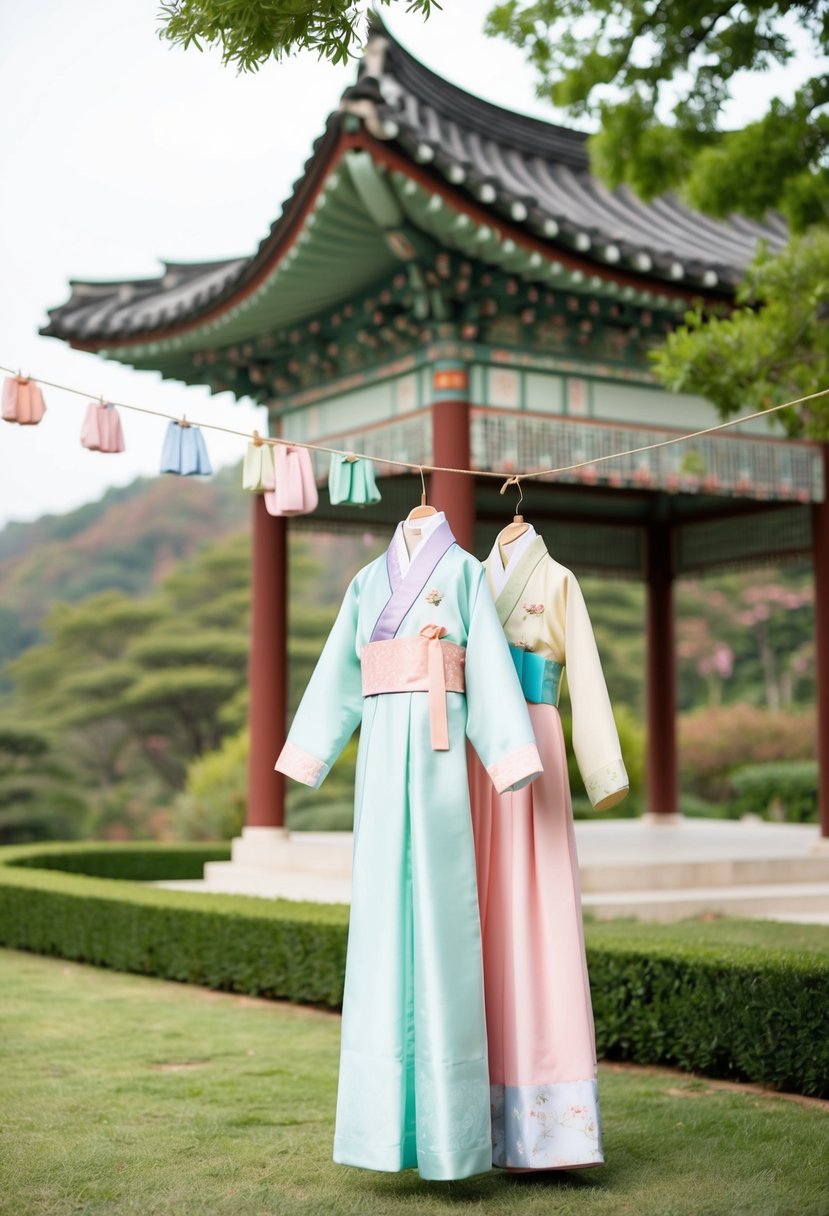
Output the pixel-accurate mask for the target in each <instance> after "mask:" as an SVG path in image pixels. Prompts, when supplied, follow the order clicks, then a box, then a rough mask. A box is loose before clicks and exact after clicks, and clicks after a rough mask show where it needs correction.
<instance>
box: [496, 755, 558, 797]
mask: <svg viewBox="0 0 829 1216" xmlns="http://www.w3.org/2000/svg"><path fill="white" fill-rule="evenodd" d="M486 771H487V772H488V773H489V776H490V780H491V781H492V784H493V785H494V786H495V788H496V790H497V791H498V793H499V794H507V793H509V792H510V791H512V790H520V789H521V788H522V786H525V785H529V783H530V782H531V781H535V779H536V777H540V776H541V774H542V772H543V771H544V769H543V766H542V764H541V758H540V756H539V754H538V748H537V747H536V746H535V744H534V743H528V744H527V746H526V747H520V748H519V749H518V751H517V752H510V754H509V755H508V756H504V758H503V760H497V761H496V762H495V764H488V765H487V766H486Z"/></svg>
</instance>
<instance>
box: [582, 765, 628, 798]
mask: <svg viewBox="0 0 829 1216" xmlns="http://www.w3.org/2000/svg"><path fill="white" fill-rule="evenodd" d="M629 785H630V782H629V781H628V775H627V771H626V770H625V764H624V761H623V760H622V757H621V756H618V757H617V758H616V759H615V760H611V762H610V764H603V765H602V767H601V768H597V769H595V770H594V771H593V772H592V773H591V774H590V776H589V777H585V778H584V788H585V789H586V790H587V796H588V798H589V799H590V803H591V806H592V807H593V808H594V810H595V809H599V810H606V809H608V808H609V807H611V806H615V805H616V803H617V802H621V801H622V799H623V798H624V796H625V794H626V793H627V792H628V787H629Z"/></svg>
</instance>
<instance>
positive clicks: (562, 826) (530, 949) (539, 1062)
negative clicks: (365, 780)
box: [470, 527, 628, 1170]
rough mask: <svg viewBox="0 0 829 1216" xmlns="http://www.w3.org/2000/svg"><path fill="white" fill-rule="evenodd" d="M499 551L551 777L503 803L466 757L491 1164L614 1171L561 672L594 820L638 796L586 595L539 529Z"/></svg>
mask: <svg viewBox="0 0 829 1216" xmlns="http://www.w3.org/2000/svg"><path fill="white" fill-rule="evenodd" d="M504 548H505V549H506V550H507V552H506V564H505V561H504V558H502V549H501V547H499V545H498V544H497V543H496V545H495V547H494V548H493V550H492V553H491V554H490V556H489V558H488V559H487V562H486V563H485V565H486V570H487V583H488V586H489V588H490V591H491V592H492V595H493V598H494V599H495V604H496V607H497V610H498V615H499V618H500V621H501V625H502V626H503V628H504V631H505V633H506V636H507V640H508V641H509V643H510V650H511V652H512V655H513V660H514V662H515V665H516V669H517V671H518V674H519V677H520V679H521V683H522V687H523V689H524V695H525V697H526V699H527V703H528V709H529V713H530V720H531V722H532V725H533V730H534V732H535V738H536V743H537V746H538V750H539V754H540V756H541V762H542V765H543V768H544V772H543V774H542V776H541V777H539V778H538V779H537V780H536V781H535V782H534V783H533V784H532V785H530V786H526V787H525V788H524V789H521V790H519V791H517V792H515V793H506V794H500V795H499V794H497V793H495V791H494V790H493V789H492V784H491V782H489V781H488V779H487V777H486V774H485V773H484V772H483V771H482V769H481V765H480V762H479V761H477V759H476V758H475V757H474V756H470V789H471V803H472V822H473V830H474V836H475V852H476V866H477V874H478V898H479V904H480V912H481V931H482V940H483V957H484V986H485V996H486V1013H487V1036H488V1042H489V1071H490V1087H491V1105H492V1137H493V1153H492V1158H493V1164H495V1165H498V1166H504V1167H507V1168H511V1169H518V1170H539V1169H575V1168H578V1167H583V1166H592V1165H600V1164H601V1163H602V1162H603V1161H604V1156H603V1152H602V1140H601V1122H600V1116H599V1102H598V1084H597V1072H596V1047H595V1035H594V1028H593V1012H592V1006H591V1001H590V987H589V982H588V976H587V964H586V959H585V950H584V936H583V930H582V914H581V891H580V884H579V872H578V859H577V856H576V842H575V835H574V830H573V814H572V808H571V803H570V789H569V784H568V777H567V757H566V754H565V747H564V739H563V735H562V729H561V720H560V718H559V712H558V708H557V705H558V694H559V686H560V682H561V676H562V672H563V669H564V667H565V666H566V670H567V683H568V689H569V693H570V702H571V707H572V714H573V750H574V752H575V755H576V759H577V761H578V764H579V769H580V771H581V774H582V777H583V779H584V783H585V787H586V789H587V793H588V795H589V796H590V800H591V802H592V804H593V806H594V807H595V808H596V809H602V810H603V809H606V808H608V807H610V806H612V805H614V804H615V803H616V802H618V801H620V800H621V799H622V798H623V797H624V795H625V793H626V791H627V788H628V779H627V774H626V772H625V766H624V763H623V761H622V756H621V749H620V746H619V738H618V734H617V731H616V726H615V723H614V721H613V713H612V710H611V707H610V700H609V698H608V694H607V688H606V685H605V681H604V676H603V674H602V669H601V663H600V660H599V655H598V651H597V648H596V642H595V639H594V637H593V631H592V629H591V626H590V618H589V616H588V613H587V608H586V607H585V603H584V599H583V597H582V593H581V590H580V588H579V585H578V583H577V582H576V579H575V577H574V576H573V574H572V573H571V572H570V571H569V570H567V569H565V567H564V566H561V565H559V563H558V562H556V561H554V560H553V558H551V557H550V555H549V553H548V552H547V548H546V545H545V544H544V541H543V540H542V539H541V537H540V536H537V535H536V533H535V530H534V529H533V528H532V527H530V528H529V529H528V530H527V532H526V533H525V534H524V535H523V536H521V537H520V538H519V539H518V540H517V541H515V542H514V543H513V545H510V546H505V547H504Z"/></svg>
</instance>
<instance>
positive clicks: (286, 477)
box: [265, 443, 319, 515]
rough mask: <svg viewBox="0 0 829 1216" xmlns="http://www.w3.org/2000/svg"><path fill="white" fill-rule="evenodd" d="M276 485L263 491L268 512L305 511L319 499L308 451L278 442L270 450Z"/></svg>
mask: <svg viewBox="0 0 829 1216" xmlns="http://www.w3.org/2000/svg"><path fill="white" fill-rule="evenodd" d="M273 463H274V474H275V479H276V488H275V489H274V490H268V491H266V492H265V509H266V510H267V511H268V514H269V515H309V514H310V513H311V511H313V510H315V509H316V506H317V503H318V502H319V495H318V493H317V483H316V479H315V477H314V466H313V465H312V464H311V455H310V453H309V452H308V451H307V449H306V448H292V447H289V446H288V445H287V444H284V443H278V444H276V446H275V447H274V453H273Z"/></svg>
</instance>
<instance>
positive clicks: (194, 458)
mask: <svg viewBox="0 0 829 1216" xmlns="http://www.w3.org/2000/svg"><path fill="white" fill-rule="evenodd" d="M161 472H162V473H178V474H179V475H180V476H182V477H190V476H191V475H192V474H194V473H200V474H203V475H205V476H207V475H209V474H210V473H212V472H213V466H212V465H211V463H210V457H209V456H208V454H207V445H206V444H205V442H204V436H203V435H202V433H201V429H200V428H199V427H197V426H191V425H190V423H189V422H184V423H182V422H171V423H170V424H169V426H168V427H167V433H166V435H165V436H164V446H163V447H162V449H161Z"/></svg>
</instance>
